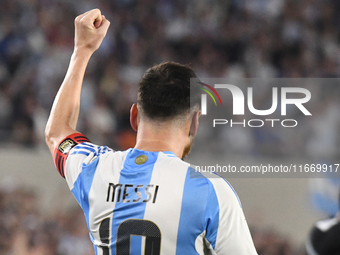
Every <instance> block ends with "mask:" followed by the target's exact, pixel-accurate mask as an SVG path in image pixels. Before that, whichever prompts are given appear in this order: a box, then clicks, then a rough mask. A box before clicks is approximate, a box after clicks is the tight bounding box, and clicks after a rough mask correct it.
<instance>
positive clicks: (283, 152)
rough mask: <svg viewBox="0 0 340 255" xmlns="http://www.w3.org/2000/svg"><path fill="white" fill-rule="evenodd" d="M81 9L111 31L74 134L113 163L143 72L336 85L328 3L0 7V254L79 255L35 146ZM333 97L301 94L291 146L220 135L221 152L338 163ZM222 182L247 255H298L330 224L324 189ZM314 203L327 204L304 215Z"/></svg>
mask: <svg viewBox="0 0 340 255" xmlns="http://www.w3.org/2000/svg"><path fill="white" fill-rule="evenodd" d="M94 7H98V8H100V9H101V10H102V11H103V14H105V16H106V17H107V18H108V19H109V20H110V21H111V27H110V30H109V33H108V35H107V37H106V39H105V40H104V41H103V45H102V46H101V48H100V49H99V50H98V51H97V52H96V53H95V55H94V56H93V58H92V59H91V62H90V65H89V68H88V70H87V73H86V77H85V81H84V87H83V93H82V102H81V113H80V120H79V125H78V129H79V130H80V131H82V132H84V133H85V134H87V135H88V137H89V138H90V139H91V140H92V141H93V142H95V143H97V144H106V145H109V146H110V147H112V148H115V149H126V148H128V147H130V146H133V144H134V136H135V135H134V132H132V130H131V128H130V127H129V121H128V120H129V118H128V116H129V108H130V105H131V104H132V103H133V102H134V101H135V99H136V86H137V83H138V80H139V78H140V77H141V75H142V74H143V72H144V71H145V70H146V69H147V68H148V67H149V66H151V65H153V64H155V63H159V62H162V61H167V60H173V61H178V62H181V63H190V64H191V65H192V67H193V68H194V69H195V70H196V71H197V74H198V76H199V77H207V78H209V77H214V78H225V77H260V78H267V77H287V78H294V77H323V78H329V77H332V78H336V77H338V76H339V74H340V69H339V59H340V58H339V55H340V48H339V39H340V15H339V13H340V2H339V1H336V0H333V1H332V0H328V1H321V0H299V1H298V0H295V1H288V0H240V1H236V0H234V1H228V0H210V1H208V0H199V1H198V0H187V1H179V0H141V1H137V0H115V1H113V0H111V1H109V0H100V1H99V0H98V1H90V0H79V1H71V0H0V171H1V177H0V253H1V254H19V255H20V254H22V255H26V254H63V255H64V254H65V255H68V254H86V255H87V254H92V247H91V244H90V243H89V242H90V241H89V238H88V233H87V229H86V224H85V221H84V219H83V216H82V213H81V211H80V210H79V208H78V205H77V204H76V202H75V200H74V199H73V198H72V195H71V193H70V192H69V191H68V188H67V185H66V183H64V180H63V179H62V178H61V177H60V176H58V174H57V171H55V169H54V166H53V163H52V160H51V158H50V155H49V153H48V151H47V147H46V146H45V144H44V136H43V135H44V127H45V123H46V120H47V117H48V113H49V110H50V107H51V104H52V101H53V98H54V96H55V94H56V91H57V89H58V88H59V86H60V84H61V82H62V79H63V77H64V75H65V72H66V69H67V65H68V61H69V58H70V55H71V53H72V47H73V30H74V27H73V20H74V18H75V17H76V16H77V15H78V14H80V13H82V12H85V11H87V10H89V9H91V8H94ZM262 89H263V94H262V95H267V93H268V88H262ZM269 91H270V90H269ZM339 93H340V92H339V88H338V87H336V86H333V87H330V89H321V88H314V90H313V92H312V94H313V95H317V96H318V98H319V100H316V101H315V102H316V103H315V105H313V107H312V108H313V110H314V112H316V117H315V118H313V119H311V120H310V121H309V122H308V123H305V124H304V125H301V126H299V127H298V128H297V129H296V130H294V134H291V135H288V136H284V137H283V136H282V134H277V133H275V132H270V130H266V129H264V130H263V131H261V133H259V132H252V133H238V134H237V133H234V134H231V135H230V134H229V135H228V134H227V135H226V139H225V140H224V142H226V144H227V147H228V152H230V153H231V155H238V156H239V161H240V162H242V163H243V164H246V162H247V160H248V158H253V156H254V155H256V158H257V160H258V162H260V161H261V158H270V159H271V160H272V161H273V162H277V164H278V165H280V164H282V161H283V159H287V158H289V157H291V156H293V155H294V156H298V157H300V158H301V159H306V160H309V162H332V163H339V162H337V161H336V160H337V159H338V158H339V135H338V133H339V119H340V114H339V111H338V106H339V103H338V96H339ZM267 99H268V97H267V98H266V97H264V98H257V101H258V102H259V104H260V105H266V103H268V101H267ZM269 99H270V97H269ZM298 117H299V116H297V118H298ZM200 134H201V135H204V130H201V133H200ZM245 137H246V138H247V139H244V138H245ZM237 138H239V139H240V140H241V141H244V142H243V143H240V142H238V143H235V142H234V141H235V140H233V139H236V140H237ZM249 141H251V142H249ZM198 146H199V145H198ZM214 146H215V145H214ZM190 160H191V161H192V162H195V158H194V157H192V158H190ZM206 160H207V161H208V160H209V159H208V158H207V159H206ZM230 182H231V184H232V185H233V186H234V188H235V189H236V190H237V193H238V194H239V196H240V198H241V201H242V203H243V208H244V211H245V214H246V217H247V219H248V222H249V225H250V226H251V230H252V233H253V237H254V241H255V244H256V246H257V249H258V252H259V254H270V255H276V254H278V255H279V254H284V255H286V254H304V252H303V250H304V248H303V246H304V241H305V239H306V237H307V235H308V231H309V228H310V227H311V225H312V224H313V222H314V221H315V220H317V219H319V218H320V217H325V216H327V214H330V213H331V212H332V210H333V211H334V208H331V207H332V200H333V202H334V199H336V198H335V197H336V193H337V189H336V188H333V186H334V187H336V186H337V185H338V184H336V183H335V184H334V183H327V182H326V181H325V180H321V181H320V180H309V179H301V178H298V179H245V178H242V179H231V180H230ZM315 194H319V195H320V194H323V195H325V194H326V195H327V196H326V198H327V199H330V203H328V204H326V205H325V204H322V203H321V204H320V203H317V201H315V200H313V198H314V197H315V196H314V195H315ZM333 207H334V205H333Z"/></svg>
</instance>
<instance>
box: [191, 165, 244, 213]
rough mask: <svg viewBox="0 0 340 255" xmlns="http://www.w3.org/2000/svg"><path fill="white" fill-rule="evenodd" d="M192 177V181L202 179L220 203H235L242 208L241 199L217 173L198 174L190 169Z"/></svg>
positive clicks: (193, 169) (192, 168)
mask: <svg viewBox="0 0 340 255" xmlns="http://www.w3.org/2000/svg"><path fill="white" fill-rule="evenodd" d="M190 177H191V178H192V179H197V180H199V179H202V180H204V182H206V185H207V186H208V187H209V190H210V193H213V194H215V195H216V196H217V197H218V198H219V200H220V201H228V202H231V201H234V202H235V203H237V204H239V205H240V207H241V202H240V199H239V197H238V195H237V193H236V191H235V189H234V188H233V186H232V185H231V184H230V183H229V182H228V181H227V180H226V179H225V178H223V177H222V176H220V175H219V174H217V173H215V172H204V173H202V172H198V171H196V170H195V168H194V167H191V168H190Z"/></svg>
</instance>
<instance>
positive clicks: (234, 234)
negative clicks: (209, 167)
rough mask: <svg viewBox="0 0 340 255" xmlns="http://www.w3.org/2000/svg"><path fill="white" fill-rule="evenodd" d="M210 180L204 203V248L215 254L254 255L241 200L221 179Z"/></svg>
mask: <svg viewBox="0 0 340 255" xmlns="http://www.w3.org/2000/svg"><path fill="white" fill-rule="evenodd" d="M210 181H211V183H212V184H213V189H212V190H211V191H210V193H211V195H210V196H209V197H210V199H209V201H208V204H207V208H209V209H208V210H209V211H208V212H207V215H208V216H209V219H208V220H207V222H208V224H207V230H206V247H207V248H208V249H210V250H213V251H214V252H215V253H216V254H218V255H227V254H238V255H256V254H257V252H256V249H255V247H254V243H253V240H252V237H251V235H250V231H249V228H248V224H247V222H246V219H245V217H244V214H243V210H242V207H241V203H240V200H239V198H238V196H237V194H236V192H235V191H234V189H233V187H232V186H231V185H230V184H229V183H228V182H227V181H226V180H224V179H223V178H211V179H210ZM214 252H212V254H215V253H214Z"/></svg>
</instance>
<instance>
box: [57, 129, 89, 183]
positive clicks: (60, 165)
mask: <svg viewBox="0 0 340 255" xmlns="http://www.w3.org/2000/svg"><path fill="white" fill-rule="evenodd" d="M89 141H90V140H89V139H87V137H86V136H84V135H83V134H81V133H74V134H72V135H69V136H67V137H65V138H64V139H63V140H62V141H61V142H60V143H59V145H58V146H57V147H56V148H55V150H54V164H55V166H56V168H57V169H58V172H59V174H60V175H61V176H62V177H64V178H65V163H66V159H67V156H68V154H69V152H70V151H71V149H72V148H73V147H74V146H76V145H77V144H79V143H85V142H89Z"/></svg>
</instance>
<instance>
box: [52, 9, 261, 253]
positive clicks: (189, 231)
mask: <svg viewBox="0 0 340 255" xmlns="http://www.w3.org/2000/svg"><path fill="white" fill-rule="evenodd" d="M109 25H110V22H109V21H108V20H107V19H106V18H105V17H104V16H103V15H102V14H101V12H100V10H98V9H94V10H91V11H89V12H86V13H84V14H82V15H80V16H78V17H77V18H76V19H75V48H74V52H73V55H72V57H71V61H70V66H69V68H68V71H67V74H66V77H65V79H64V81H63V83H62V85H61V87H60V89H59V92H58V94H57V96H56V98H55V101H54V104H53V107H52V110H51V114H50V117H49V120H48V123H47V126H46V142H47V145H48V147H49V149H50V151H51V153H52V155H53V158H54V161H55V165H56V167H57V169H58V170H59V173H60V174H61V176H63V177H65V179H66V181H67V183H68V186H69V188H70V190H71V191H72V193H73V195H74V196H75V198H76V200H77V201H78V203H79V204H80V206H81V207H82V209H83V211H84V214H85V217H86V221H87V225H88V228H89V232H90V238H91V240H92V242H93V244H94V249H95V253H96V254H97V255H111V254H118V255H122V254H146V255H149V254H154V255H157V254H164V255H172V254H173V255H175V254H185V255H188V254H228V255H230V254H233V255H252V254H256V251H255V248H254V245H253V242H252V239H251V236H250V233H249V229H248V226H247V223H246V220H245V218H244V215H243V211H242V208H241V204H240V201H239V199H238V197H237V195H236V193H235V191H234V190H233V188H232V187H231V186H230V184H229V183H228V182H226V181H225V180H224V179H222V178H206V177H205V176H203V175H202V174H200V173H192V172H193V171H192V168H190V165H189V164H188V163H186V162H184V161H182V158H183V157H184V156H185V155H186V154H187V153H188V152H189V150H190V145H191V144H192V142H193V139H194V137H195V135H196V132H197V128H198V118H199V115H200V111H199V109H198V107H197V108H195V107H192V108H190V78H195V77H196V75H195V73H194V72H193V70H191V69H190V68H189V67H187V66H183V65H180V64H177V63H173V62H167V63H163V64H160V65H157V66H154V67H152V68H150V69H149V70H147V71H146V73H145V75H144V76H143V77H142V79H141V81H140V84H139V91H138V101H137V104H133V105H132V107H131V111H130V122H131V126H132V128H133V129H135V130H136V131H137V143H136V146H135V147H134V148H131V149H129V150H127V151H113V150H112V149H110V148H108V147H106V146H97V145H94V144H93V143H91V142H90V141H89V139H88V138H87V137H86V136H84V135H83V134H81V133H79V132H77V131H76V124H77V119H78V114H79V104H80V91H81V86H82V81H83V77H84V73H85V69H86V66H87V64H88V61H89V59H90V57H91V55H92V54H93V53H94V52H95V51H96V49H97V48H98V47H99V46H100V44H101V42H102V40H103V38H104V37H105V35H106V32H107V30H108V27H109Z"/></svg>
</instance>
